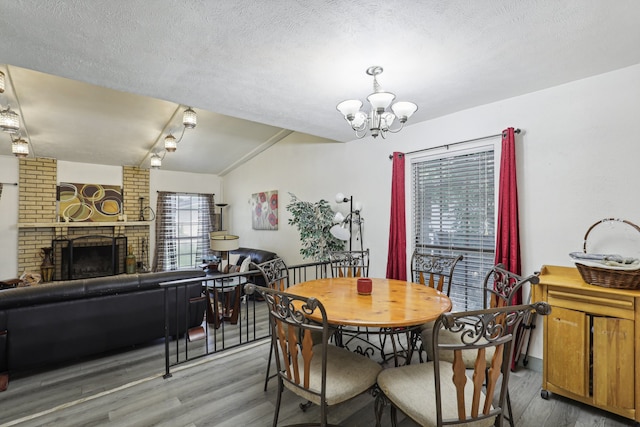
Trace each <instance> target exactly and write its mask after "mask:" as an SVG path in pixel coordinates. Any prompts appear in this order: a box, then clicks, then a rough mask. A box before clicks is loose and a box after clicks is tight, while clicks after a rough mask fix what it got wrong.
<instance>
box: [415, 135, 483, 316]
mask: <svg viewBox="0 0 640 427" xmlns="http://www.w3.org/2000/svg"><path fill="white" fill-rule="evenodd" d="M494 171H495V165H494V151H493V148H492V147H486V146H485V147H481V148H479V149H478V150H477V151H474V152H465V153H463V154H457V155H451V156H446V157H439V158H438V157H433V158H422V159H416V160H414V162H413V163H412V191H413V197H412V201H413V206H412V213H413V234H414V241H413V244H414V249H415V248H419V249H420V250H423V251H426V252H431V253H434V254H448V255H460V254H461V255H463V256H464V259H463V260H462V261H461V262H459V263H458V264H457V266H456V269H455V271H454V275H453V282H452V286H451V295H450V296H451V301H452V303H453V309H454V310H456V311H462V310H476V309H480V308H482V281H483V279H484V275H485V273H486V271H488V270H489V269H490V268H491V267H492V266H493V264H494V258H495V180H494Z"/></svg>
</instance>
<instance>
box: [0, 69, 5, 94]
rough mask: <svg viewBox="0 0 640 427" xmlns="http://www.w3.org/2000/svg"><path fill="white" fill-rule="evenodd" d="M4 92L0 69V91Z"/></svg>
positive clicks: (2, 76)
mask: <svg viewBox="0 0 640 427" xmlns="http://www.w3.org/2000/svg"><path fill="white" fill-rule="evenodd" d="M3 92H4V73H3V72H2V71H0V93H3Z"/></svg>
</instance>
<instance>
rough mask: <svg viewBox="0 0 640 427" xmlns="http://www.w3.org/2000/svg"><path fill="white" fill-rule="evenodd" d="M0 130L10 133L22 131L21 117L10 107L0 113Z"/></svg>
mask: <svg viewBox="0 0 640 427" xmlns="http://www.w3.org/2000/svg"><path fill="white" fill-rule="evenodd" d="M0 130H2V131H4V132H9V133H16V132H17V131H18V130H20V117H19V116H18V115H17V114H16V113H15V112H14V111H13V110H11V107H9V106H7V109H6V110H2V111H0Z"/></svg>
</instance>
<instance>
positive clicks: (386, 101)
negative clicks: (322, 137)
mask: <svg viewBox="0 0 640 427" xmlns="http://www.w3.org/2000/svg"><path fill="white" fill-rule="evenodd" d="M382 71H383V69H382V67H379V66H372V67H369V68H367V74H368V75H370V76H373V93H372V94H371V95H369V96H368V97H367V101H369V104H370V105H371V111H370V112H369V114H367V113H365V112H364V111H360V107H362V102H361V101H359V100H357V99H349V100H347V101H342V102H341V103H339V104H338V105H337V106H336V109H337V110H338V111H340V112H341V113H342V115H343V116H344V119H345V120H346V121H347V122H349V124H350V125H351V129H353V130H354V131H355V133H356V137H357V138H363V137H364V136H365V135H366V134H367V130H368V131H369V132H371V136H373V137H374V138H376V137H377V136H378V135H380V136H382V138H385V134H386V133H387V132H391V133H396V132H399V131H400V130H401V129H402V128H403V127H404V124H405V123H406V122H407V119H409V117H411V115H412V114H413V113H415V112H416V110H417V109H418V106H417V105H416V104H414V103H413V102H407V101H399V102H396V103H395V104H393V105H391V103H392V102H393V100H394V99H395V98H396V96H395V94H393V93H391V92H385V91H383V90H382V88H380V85H379V84H378V79H377V77H376V76H378V75H379V74H381V73H382ZM389 105H391V111H389V110H388V108H389ZM396 119H397V122H399V125H397V126H395V127H392V126H393V123H394V122H395V121H396Z"/></svg>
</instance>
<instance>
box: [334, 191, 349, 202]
mask: <svg viewBox="0 0 640 427" xmlns="http://www.w3.org/2000/svg"><path fill="white" fill-rule="evenodd" d="M348 201H349V198H348V197H346V196H345V195H344V194H342V193H338V194H336V203H343V202H348Z"/></svg>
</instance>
